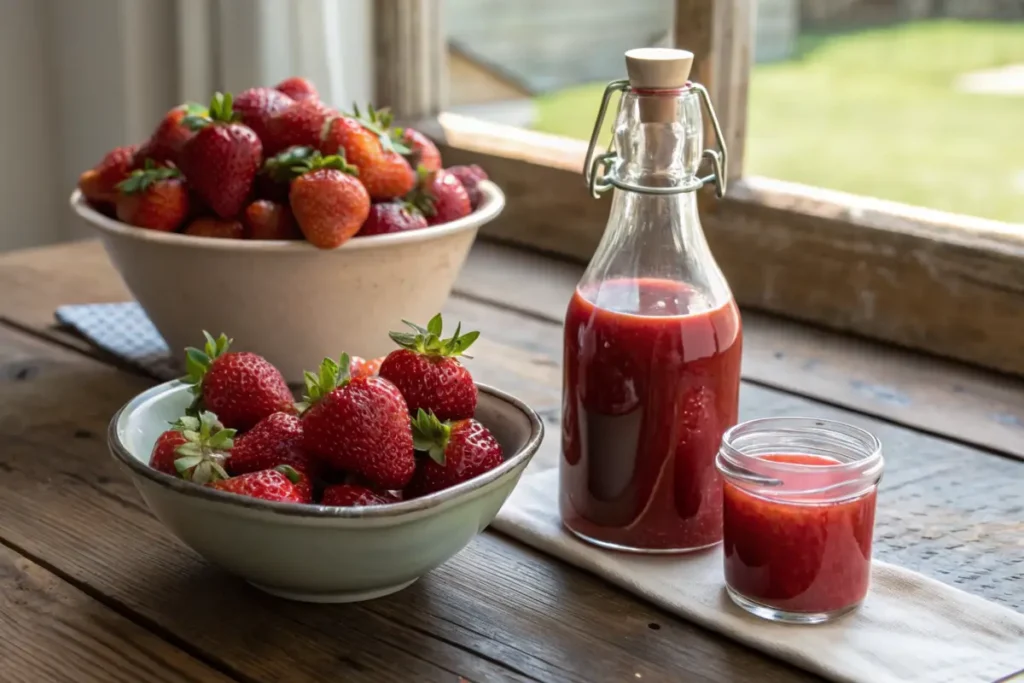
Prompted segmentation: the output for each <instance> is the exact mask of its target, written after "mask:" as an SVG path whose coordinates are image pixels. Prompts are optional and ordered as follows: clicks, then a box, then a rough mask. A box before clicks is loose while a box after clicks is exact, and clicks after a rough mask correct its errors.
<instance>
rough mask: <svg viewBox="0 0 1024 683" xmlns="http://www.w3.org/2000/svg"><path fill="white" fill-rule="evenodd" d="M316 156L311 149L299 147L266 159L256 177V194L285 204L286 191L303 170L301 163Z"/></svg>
mask: <svg viewBox="0 0 1024 683" xmlns="http://www.w3.org/2000/svg"><path fill="white" fill-rule="evenodd" d="M265 149H266V148H264V151H265ZM317 156H320V152H319V151H317V150H316V149H314V148H313V147H303V146H301V145H299V146H295V147H289V148H288V149H286V150H284V151H283V152H279V153H278V154H276V155H274V156H272V157H268V158H267V160H266V161H264V162H263V168H261V169H260V172H259V174H257V175H256V194H257V195H258V196H259V197H260V198H262V199H269V200H270V201H272V202H277V203H278V204H287V203H288V189H289V187H291V182H292V180H294V179H295V176H296V174H297V173H298V172H299V171H301V170H302V169H303V168H304V167H303V165H302V162H303V161H305V160H307V159H311V158H313V157H317Z"/></svg>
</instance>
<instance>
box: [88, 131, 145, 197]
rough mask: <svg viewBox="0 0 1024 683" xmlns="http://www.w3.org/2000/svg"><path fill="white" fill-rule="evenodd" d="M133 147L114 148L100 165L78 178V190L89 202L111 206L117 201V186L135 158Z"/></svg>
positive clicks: (129, 170) (126, 174)
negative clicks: (105, 203)
mask: <svg viewBox="0 0 1024 683" xmlns="http://www.w3.org/2000/svg"><path fill="white" fill-rule="evenodd" d="M136 149H137V148H136V146H135V145H129V146H127V147H115V148H114V149H112V150H110V151H109V152H107V154H106V155H105V156H104V157H103V160H102V161H100V163H98V164H96V166H94V167H93V168H90V169H89V170H88V171H86V172H85V173H83V174H82V175H80V176H78V189H79V190H81V191H82V194H83V195H84V196H85V198H86V199H88V200H89V201H90V202H94V203H100V204H102V203H104V202H109V203H111V204H113V203H114V202H116V201H117V185H118V183H120V182H121V181H122V180H124V179H125V178H127V177H128V174H129V173H130V172H131V170H132V161H133V160H134V158H135V152H136Z"/></svg>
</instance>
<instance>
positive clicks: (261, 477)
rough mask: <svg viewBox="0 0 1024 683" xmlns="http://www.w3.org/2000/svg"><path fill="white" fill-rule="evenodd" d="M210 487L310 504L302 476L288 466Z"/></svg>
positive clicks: (217, 482) (216, 482)
mask: <svg viewBox="0 0 1024 683" xmlns="http://www.w3.org/2000/svg"><path fill="white" fill-rule="evenodd" d="M209 486H211V487H213V488H215V489H217V490H218V491H227V492H228V493H235V494H238V495H240V496H248V497H249V498H262V499H263V500H273V501H277V502H280V503H308V502H310V497H309V493H308V491H304V490H303V489H302V488H301V487H302V475H301V474H300V473H299V472H297V471H295V470H294V469H293V468H291V467H288V466H287V465H282V466H280V467H278V468H276V469H272V470H260V471H259V472H250V473H249V474H243V475H240V476H237V477H231V478H230V479H224V480H223V481H215V482H213V483H212V484H209Z"/></svg>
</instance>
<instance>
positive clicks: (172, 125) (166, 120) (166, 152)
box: [133, 102, 209, 168]
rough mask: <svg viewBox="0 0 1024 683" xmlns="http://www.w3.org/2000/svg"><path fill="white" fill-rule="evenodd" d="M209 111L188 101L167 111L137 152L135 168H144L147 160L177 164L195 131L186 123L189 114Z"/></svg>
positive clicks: (203, 114) (197, 114)
mask: <svg viewBox="0 0 1024 683" xmlns="http://www.w3.org/2000/svg"><path fill="white" fill-rule="evenodd" d="M208 114H209V112H208V111H207V110H206V107H204V106H203V105H201V104H196V103H194V102H187V103H185V104H181V105H178V106H177V107H175V108H174V109H172V110H170V111H169V112H167V114H165V115H164V117H163V119H161V120H160V124H159V125H158V126H157V127H156V130H155V131H153V134H152V135H151V136H150V137H149V140H147V141H146V143H145V144H143V145H142V147H140V148H139V150H138V151H137V152H136V153H135V160H134V163H133V166H134V168H144V167H145V163H146V161H154V162H157V163H164V162H168V161H169V162H171V163H172V164H175V165H177V164H178V161H179V155H180V154H181V150H182V148H184V146H185V143H186V142H188V141H189V140H191V139H192V136H193V135H195V134H196V133H195V131H194V130H192V129H191V128H189V127H188V126H187V125H185V118H186V117H189V116H199V117H202V116H207V115H208Z"/></svg>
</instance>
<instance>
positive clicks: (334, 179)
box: [288, 156, 370, 249]
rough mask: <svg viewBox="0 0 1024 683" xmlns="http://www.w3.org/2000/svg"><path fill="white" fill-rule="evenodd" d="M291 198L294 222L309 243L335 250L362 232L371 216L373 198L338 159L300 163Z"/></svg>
mask: <svg viewBox="0 0 1024 683" xmlns="http://www.w3.org/2000/svg"><path fill="white" fill-rule="evenodd" d="M300 171H301V175H299V177H297V178H296V179H295V180H293V181H292V185H291V190H289V192H288V198H289V200H290V202H291V206H292V213H293V214H294V215H295V220H296V222H298V224H299V228H300V229H301V230H302V234H303V235H305V236H306V239H307V240H309V242H310V243H311V244H312V245H313V246H315V247H318V248H320V249H334V248H336V247H340V246H341V245H342V244H344V243H345V242H347V241H348V240H349V239H351V237H352V236H353V235H355V234H356V233H357V232H359V228H360V227H362V225H363V222H364V221H365V220H366V217H367V215H369V213H370V196H369V195H368V194H367V193H366V188H365V187H363V185H362V183H360V182H359V181H358V180H357V179H356V177H355V176H354V175H352V173H354V172H355V169H354V168H353V167H351V166H349V165H348V164H346V163H345V160H344V159H342V158H341V157H339V156H328V157H321V156H316V157H314V158H312V159H309V160H306V161H304V162H302V163H301V164H300Z"/></svg>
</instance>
